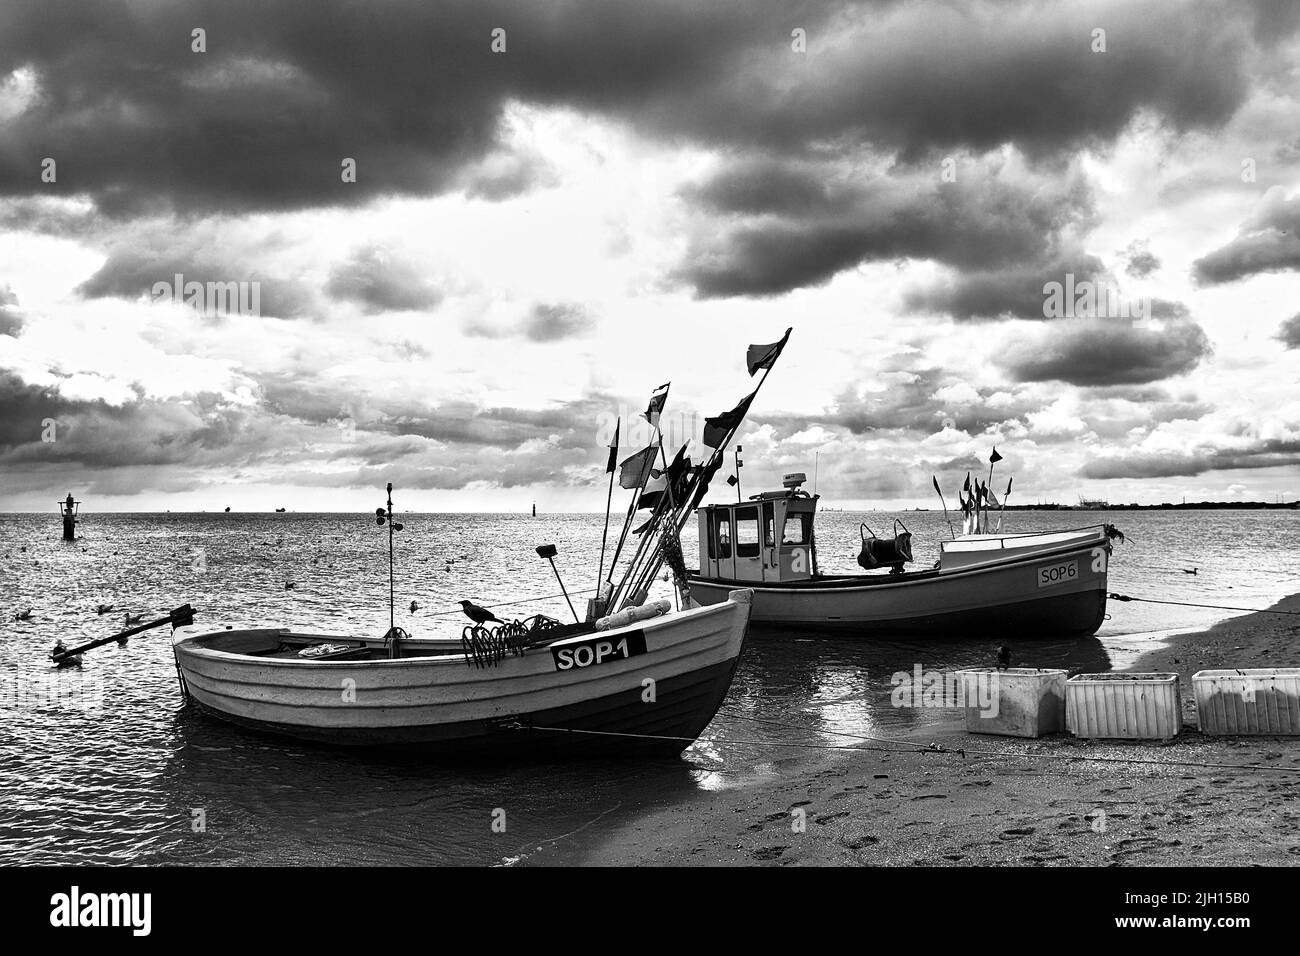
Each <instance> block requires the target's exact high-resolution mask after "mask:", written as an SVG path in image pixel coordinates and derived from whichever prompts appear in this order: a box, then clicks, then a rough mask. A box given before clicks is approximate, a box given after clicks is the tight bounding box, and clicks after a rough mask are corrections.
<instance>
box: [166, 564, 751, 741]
mask: <svg viewBox="0 0 1300 956" xmlns="http://www.w3.org/2000/svg"><path fill="white" fill-rule="evenodd" d="M750 607H751V605H750V601H749V592H748V591H747V590H736V591H734V592H733V593H731V594H729V595H727V596H726V597H725V599H724V600H722V601H721V602H718V603H716V604H714V605H713V606H710V607H707V608H694V609H690V610H685V611H681V612H677V613H673V612H669V613H666V614H660V615H656V616H647V617H646V619H644V620H641V621H633V622H632V623H631V624H629V625H626V626H623V627H617V628H613V629H609V630H600V631H598V630H597V627H598V623H597V622H586V623H583V624H571V625H563V626H551V627H543V628H537V629H534V630H533V631H531V632H528V633H526V634H517V635H516V636H515V638H514V639H509V638H507V639H505V640H501V641H498V642H496V643H493V642H492V641H490V640H489V641H487V642H486V643H485V644H483V643H481V644H479V645H478V646H477V647H471V646H468V645H462V644H461V642H459V641H456V642H452V643H451V644H450V645H449V644H448V642H447V641H438V640H429V641H419V640H414V639H407V640H401V641H398V642H396V648H394V643H395V642H394V641H392V640H385V639H383V638H379V639H366V638H353V637H345V636H339V635H334V634H313V633H302V632H296V631H293V630H291V629H288V628H281V627H256V628H246V627H233V626H232V627H229V628H227V627H220V628H217V629H213V628H212V627H210V626H208V627H204V626H201V625H194V626H190V627H181V628H178V629H177V630H176V631H175V635H174V639H173V645H172V646H173V651H174V653H175V657H176V666H177V668H178V671H179V673H180V675H181V681H182V687H183V688H184V691H185V693H186V695H187V697H188V699H189V700H190V701H192V702H193V703H195V704H197V705H198V706H199V707H201V708H202V709H203V710H204V711H206V712H208V713H210V714H212V715H214V716H216V717H220V718H222V719H223V720H227V721H231V722H233V723H236V724H240V725H242V726H244V727H248V728H252V729H254V730H260V731H268V732H272V733H277V734H284V735H288V736H291V737H297V738H301V739H304V740H310V741H317V742H320V743H327V744H338V745H348V746H368V747H384V748H399V749H401V750H407V751H411V750H419V751H433V752H450V753H474V754H488V753H491V754H502V753H509V754H527V755H543V754H564V755H573V754H650V755H675V754H678V753H680V752H681V751H682V750H684V749H685V748H686V747H687V746H688V745H689V744H690V743H691V741H693V740H694V739H695V738H696V737H698V736H699V734H700V733H701V732H702V731H703V730H704V728H705V727H706V726H708V724H709V721H711V720H712V719H713V716H714V714H715V713H716V712H717V709H718V707H719V706H721V704H722V700H723V698H724V697H725V696H726V693H727V688H728V687H729V686H730V683H731V678H732V674H733V673H734V672H735V669H736V664H737V661H738V659H739V657H740V652H741V648H742V646H743V644H744V638H745V630H746V626H747V624H748V621H749V612H750ZM480 636H481V637H487V636H488V635H487V632H483V634H482V635H480ZM394 655H396V656H394Z"/></svg>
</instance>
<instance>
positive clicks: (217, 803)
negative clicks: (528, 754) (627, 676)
mask: <svg viewBox="0 0 1300 956" xmlns="http://www.w3.org/2000/svg"><path fill="white" fill-rule="evenodd" d="M894 517H902V519H903V520H904V521H905V522H906V523H907V525H908V527H909V528H910V529H911V531H912V532H913V534H914V535H915V539H914V545H915V550H916V559H917V561H916V567H926V566H928V565H929V564H931V563H933V561H934V560H935V559H936V558H937V556H938V550H937V549H938V541H939V540H940V539H941V537H943V536H944V535H946V533H947V528H946V525H945V524H944V522H943V516H942V515H941V514H940V513H936V512H914V513H913V512H909V513H907V514H903V515H900V516H895V515H884V514H877V513H872V514H865V515H864V514H858V513H849V512H825V513H823V514H822V515H821V516H820V517H819V519H818V545H819V552H818V554H819V560H820V564H821V567H822V568H823V570H826V571H856V570H857V566H856V564H855V560H854V559H855V557H856V554H857V544H858V523H859V521H862V520H864V519H865V520H867V521H868V522H869V523H870V524H871V525H872V527H874V528H875V529H876V530H877V531H882V529H884V528H887V527H888V525H889V523H890V521H891V520H892V519H893V518H894ZM402 520H403V521H404V522H405V524H406V530H405V531H403V532H400V533H399V535H398V541H399V552H398V569H397V589H396V590H397V606H398V612H397V618H398V623H399V624H400V625H401V626H403V627H405V628H406V629H407V630H408V631H410V632H411V633H412V634H414V635H416V636H422V635H423V636H428V635H434V634H442V635H446V636H456V635H458V634H459V632H460V628H461V624H462V623H463V621H462V619H459V618H458V616H457V613H458V612H457V613H451V614H448V613H446V612H448V611H450V610H453V609H454V608H455V602H456V601H458V600H459V599H461V598H470V599H472V600H475V601H477V602H478V603H481V604H496V603H498V602H503V601H514V600H518V599H520V598H531V597H534V596H537V599H536V600H530V601H527V602H526V603H522V604H519V605H517V606H515V607H513V608H510V609H505V610H508V611H509V612H510V613H511V614H513V615H514V616H519V617H523V616H526V615H528V614H533V613H537V612H543V613H547V614H551V615H553V616H555V617H559V618H561V619H566V618H567V617H568V610H567V608H566V606H565V603H564V600H563V598H557V597H551V596H552V595H555V594H556V593H557V592H558V590H559V589H558V588H557V586H556V584H555V579H554V577H553V576H552V574H551V570H550V567H549V566H548V565H547V564H546V562H544V561H541V560H539V559H538V558H537V557H536V555H535V554H534V552H533V548H534V546H536V545H538V544H542V543H547V542H550V543H554V544H556V545H557V546H558V547H559V550H560V555H559V558H558V562H557V563H558V565H559V568H560V571H561V573H562V574H563V575H564V579H565V583H566V585H567V586H568V587H569V588H570V589H571V591H581V590H583V589H588V588H591V587H592V586H593V584H594V581H595V577H596V571H595V568H596V559H597V556H598V554H599V551H600V533H601V518H600V517H598V516H593V515H555V516H540V517H537V518H532V517H530V516H521V515H414V514H412V515H404V516H403V517H402ZM1102 520H1105V521H1109V522H1112V523H1114V524H1116V525H1118V526H1119V528H1120V529H1121V530H1123V531H1124V532H1125V533H1126V534H1128V535H1129V540H1128V543H1127V544H1123V545H1118V546H1117V547H1116V553H1115V556H1114V559H1113V561H1112V565H1111V577H1110V587H1111V590H1114V591H1119V592H1121V593H1125V594H1130V595H1134V596H1144V597H1151V598H1160V599H1164V600H1171V601H1188V602H1197V603H1206V604H1221V605H1238V606H1242V607H1248V608H1260V607H1267V606H1268V605H1269V604H1271V603H1272V602H1274V601H1275V600H1277V599H1279V598H1281V597H1283V596H1284V595H1286V594H1290V593H1294V592H1296V591H1300V549H1297V548H1296V547H1295V544H1294V543H1295V542H1296V541H1297V540H1300V513H1298V512H1184V513H1177V514H1174V513H1161V512H1116V513H1086V514H1085V513H1080V512H1071V513H1050V512H1016V513H1014V514H1012V513H1008V516H1007V519H1006V521H1007V530H1010V531H1027V530H1038V529H1047V528H1061V527H1075V526H1079V525H1084V524H1089V523H1096V522H1099V521H1102ZM79 532H80V534H81V535H82V537H81V538H79V539H78V540H77V541H76V542H75V543H74V544H65V543H63V542H61V541H60V540H59V538H60V527H59V522H58V517H57V515H0V618H2V620H0V864H10V865H12V864H21V863H51V864H52V863H62V864H75V863H136V864H160V863H201V864H228V863H240V864H253V865H259V864H293V863H319V864H327V865H349V864H357V863H377V864H403V865H404V864H484V863H500V862H515V861H517V860H520V859H523V860H525V861H526V860H528V859H530V858H532V857H534V855H536V854H537V853H538V847H540V846H545V847H546V851H545V859H546V860H547V862H562V861H563V860H564V859H565V858H566V856H565V854H566V853H568V854H573V853H576V852H577V848H579V847H581V846H582V843H583V841H584V840H590V839H594V838H595V835H596V834H599V832H600V829H601V827H604V826H608V825H610V824H617V823H619V822H623V821H626V820H627V819H629V818H632V817H634V816H635V815H636V813H637V812H638V811H639V810H641V809H643V808H646V807H649V806H652V805H662V804H663V803H665V802H672V801H679V800H685V799H688V798H697V797H698V796H699V795H700V794H701V792H707V791H710V790H717V789H721V788H727V787H735V786H744V785H745V781H746V780H748V779H752V777H753V776H754V775H756V774H757V775H761V774H763V773H764V772H770V768H771V766H772V763H773V761H776V760H779V759H781V758H782V757H783V756H789V755H790V754H791V753H792V752H795V751H794V750H792V749H791V748H783V747H778V746H775V744H776V743H777V742H785V743H789V742H792V741H803V742H812V743H823V744H825V743H834V744H843V743H846V742H848V741H846V739H845V738H843V737H836V736H835V735H834V733H833V732H835V731H840V732H848V733H868V734H884V735H888V734H890V733H897V732H900V731H902V730H907V729H912V728H914V727H916V726H917V725H918V724H923V723H925V722H926V721H933V720H937V719H949V718H950V717H951V712H950V711H934V710H929V711H927V710H921V711H918V710H899V709H895V708H892V707H891V706H890V704H889V693H890V690H891V689H892V685H891V683H890V677H891V675H892V674H894V673H895V672H897V671H911V670H912V668H913V667H914V666H915V665H917V664H920V665H922V666H923V667H925V668H927V669H929V668H936V669H950V668H954V667H961V666H967V665H971V664H992V663H993V654H994V652H993V648H992V647H991V646H990V645H989V643H988V642H987V641H976V642H970V641H967V642H962V641H944V642H941V643H923V642H912V643H907V642H898V641H892V642H882V643H873V644H863V643H856V642H854V641H853V640H851V639H844V638H841V639H826V638H821V637H818V638H812V637H811V636H809V635H802V634H798V633H787V634H782V635H771V634H759V635H755V636H753V637H752V638H751V640H750V642H749V643H748V645H747V647H746V651H745V655H744V657H743V659H742V662H741V666H740V669H739V671H738V673H737V676H736V680H735V683H734V684H733V686H732V690H731V694H730V696H729V697H728V700H727V702H726V704H724V707H723V709H724V711H726V712H730V713H732V714H746V715H750V716H753V717H761V718H763V719H767V720H774V721H779V722H782V723H784V724H791V725H797V726H798V727H800V728H804V730H803V731H801V732H796V731H792V730H785V729H781V728H777V727H772V726H769V725H763V724H756V723H753V722H751V721H748V720H743V719H739V718H738V717H735V716H727V715H726V714H724V715H721V716H719V717H718V719H717V720H715V721H714V723H713V725H712V726H711V728H710V729H709V731H708V732H707V734H706V736H708V737H709V738H711V739H710V740H709V741H707V742H702V743H699V744H697V745H696V746H694V747H692V748H690V749H689V750H688V751H687V752H686V754H685V755H684V757H683V758H682V759H680V760H669V761H659V762H626V761H622V762H620V761H611V762H598V763H575V764H568V765H555V766H551V765H528V766H519V765H511V764H508V763H503V764H497V765H471V766H463V765H462V766H455V765H451V766H448V765H439V764H438V763H436V762H433V761H431V760H428V759H413V758H404V757H401V756H391V755H382V754H373V753H370V754H357V753H350V752H340V751H334V750H329V749H325V748H317V747H310V746H304V745H300V744H297V743H294V742H281V741H279V740H276V739H273V738H267V737H261V736H256V735H252V734H249V733H246V732H244V731H241V730H238V729H236V728H233V727H229V726H227V725H225V724H223V723H221V722H219V721H216V720H214V719H212V718H208V717H204V716H203V715H200V714H196V713H194V712H193V711H192V709H185V708H183V707H182V706H181V697H180V692H179V690H178V688H177V682H176V672H175V667H174V664H173V661H172V656H171V651H170V647H169V642H168V629H167V628H162V629H159V630H157V631H152V632H148V633H146V634H142V635H140V636H138V637H136V638H133V639H132V640H131V642H130V643H129V644H128V645H127V646H126V647H118V646H117V645H110V646H108V647H105V648H102V649H99V650H96V651H92V652H90V653H89V654H87V655H86V662H85V664H84V666H83V667H81V668H80V669H68V670H61V671H56V670H54V669H52V668H51V666H50V664H49V661H48V659H47V654H48V652H49V649H50V647H51V646H52V645H53V644H54V641H55V639H56V638H59V637H62V638H63V639H64V640H65V641H66V642H68V643H69V644H73V643H78V642H81V641H83V640H89V639H93V638H96V637H102V636H106V635H108V634H111V633H114V632H115V630H118V629H120V625H121V622H122V615H123V614H124V613H125V612H126V611H128V610H129V611H130V612H131V613H132V614H138V613H143V614H145V615H146V619H148V617H149V616H158V615H161V614H164V613H165V612H166V611H167V610H168V609H169V608H171V607H173V606H176V605H179V604H183V603H185V602H189V603H191V604H193V605H194V607H195V608H197V609H198V610H199V612H200V617H199V619H198V620H199V621H200V622H201V623H213V624H216V623H223V624H224V623H235V624H238V623H281V624H285V625H299V626H303V625H310V626H315V627H320V628H322V629H325V630H334V631H338V632H351V633H360V634H373V635H381V634H382V633H383V632H384V630H385V629H386V628H387V626H388V603H387V599H388V566H387V535H386V532H385V531H384V530H383V529H380V528H377V527H376V526H375V524H374V519H373V517H369V516H366V515H356V516H352V515H337V514H328V515H322V514H164V515H96V514H93V513H91V514H87V515H86V516H85V517H84V520H83V523H82V524H81V526H80V527H79ZM683 543H684V545H685V549H686V552H687V555H688V563H694V562H693V556H694V555H695V553H696V550H695V532H694V527H693V525H692V526H691V527H690V528H689V529H688V534H687V537H686V540H685V541H684V542H683ZM1191 568H1197V569H1198V573H1197V574H1196V575H1191V574H1185V573H1184V571H1183V569H1191ZM286 582H292V583H293V585H294V587H293V588H292V589H287V588H286V587H285V585H286ZM659 587H660V589H661V590H662V592H663V594H662V595H661V596H664V597H667V596H669V594H670V590H669V587H668V585H667V584H663V583H660V585H659ZM585 597H586V595H585V594H583V595H581V596H579V597H576V598H575V604H577V606H578V608H579V611H580V612H581V610H582V608H583V604H582V603H581V602H582V600H584V599H585ZM412 600H414V601H417V602H419V604H420V605H421V606H420V608H419V610H417V611H415V612H414V613H412V612H410V611H409V609H408V608H409V605H410V603H411V601H412ZM99 604H107V605H112V606H113V607H114V609H115V610H114V611H113V612H111V613H108V614H105V615H103V616H99V615H97V614H96V606H97V605H99ZM29 607H30V608H31V609H32V618H31V620H30V621H28V622H12V621H10V618H11V617H12V615H13V613H14V612H16V611H19V610H26V609H27V608H29ZM1109 610H1110V618H1109V620H1107V622H1106V623H1105V625H1104V626H1103V627H1102V629H1101V631H1100V633H1099V634H1098V636H1097V638H1095V639H1092V640H1087V641H1073V642H1062V643H1055V644H1052V643H1030V642H1028V641H1023V640H1019V639H1018V636H1017V635H1008V637H1007V643H1009V644H1011V645H1012V646H1013V649H1014V651H1015V654H1016V663H1017V664H1020V665H1025V666H1061V667H1067V668H1069V669H1071V670H1072V671H1075V672H1078V671H1084V670H1086V671H1096V670H1107V669H1111V668H1123V667H1126V666H1128V665H1129V664H1130V663H1131V662H1132V661H1133V659H1134V658H1135V656H1136V655H1137V654H1139V653H1141V652H1142V651H1143V650H1144V649H1146V648H1149V647H1151V646H1152V641H1153V640H1154V639H1156V638H1158V637H1159V636H1161V635H1164V634H1167V633H1169V632H1171V631H1174V632H1176V631H1178V630H1192V629H1199V628H1202V627H1204V626H1208V625H1209V624H1212V623H1213V622H1215V621H1216V620H1220V619H1222V618H1223V617H1226V616H1229V612H1224V611H1214V610H1203V609H1197V608H1191V607H1174V606H1162V605H1155V604H1140V603H1127V604H1125V603H1118V602H1111V604H1110V608H1109ZM763 741H767V743H763ZM498 809H500V810H504V811H505V820H506V830H505V832H504V833H497V832H493V829H492V822H493V812H494V811H495V810H498ZM200 814H201V819H202V823H203V827H202V832H195V830H196V823H195V821H196V820H197V819H199V815H200ZM499 817H500V815H499V814H498V819H499Z"/></svg>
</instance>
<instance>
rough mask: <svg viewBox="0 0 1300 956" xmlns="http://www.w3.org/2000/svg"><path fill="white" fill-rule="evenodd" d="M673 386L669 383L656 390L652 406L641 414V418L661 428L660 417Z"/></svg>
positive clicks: (652, 397)
mask: <svg viewBox="0 0 1300 956" xmlns="http://www.w3.org/2000/svg"><path fill="white" fill-rule="evenodd" d="M671 384H672V382H667V383H665V384H663V385H660V386H659V387H658V388H656V389H655V391H654V394H653V395H651V396H650V404H649V405H647V406H646V410H645V411H644V412H642V413H641V417H643V418H644V419H645V420H646V421H648V422H649V423H650V424H651V425H653V426H654V427H656V428H658V427H659V415H660V413H661V412H663V410H664V402H666V401H668V386H669V385H671Z"/></svg>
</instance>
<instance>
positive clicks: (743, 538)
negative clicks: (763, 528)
mask: <svg viewBox="0 0 1300 956" xmlns="http://www.w3.org/2000/svg"><path fill="white" fill-rule="evenodd" d="M758 552H759V547H758V509H757V508H737V509H736V557H738V558H756V557H758Z"/></svg>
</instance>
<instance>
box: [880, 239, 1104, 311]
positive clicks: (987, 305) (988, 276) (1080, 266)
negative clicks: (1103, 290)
mask: <svg viewBox="0 0 1300 956" xmlns="http://www.w3.org/2000/svg"><path fill="white" fill-rule="evenodd" d="M1103 270H1104V267H1103V265H1102V262H1101V260H1100V259H1098V258H1097V257H1096V256H1090V255H1086V254H1077V255H1076V256H1075V257H1074V258H1072V259H1058V260H1056V261H1054V262H1044V263H1042V264H1040V265H1029V266H1010V267H1008V268H1005V269H994V270H977V271H972V272H965V273H960V274H958V275H957V276H955V277H954V278H952V279H948V280H941V281H939V282H937V283H935V284H934V285H932V286H930V287H929V288H925V289H917V290H913V291H911V292H909V293H908V294H907V295H906V296H905V297H904V304H905V306H906V307H907V309H908V310H909V311H911V312H938V313H942V314H946V315H949V316H952V317H953V318H955V319H992V318H1018V319H1043V318H1046V316H1045V315H1044V303H1045V302H1046V299H1047V293H1045V292H1044V291H1043V287H1044V286H1045V285H1047V283H1049V282H1058V283H1060V282H1063V281H1064V279H1065V276H1066V275H1067V274H1070V275H1073V276H1074V277H1075V281H1076V282H1077V281H1082V280H1085V279H1087V280H1091V279H1093V278H1094V277H1095V276H1098V275H1100V274H1101V273H1102V272H1103Z"/></svg>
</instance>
